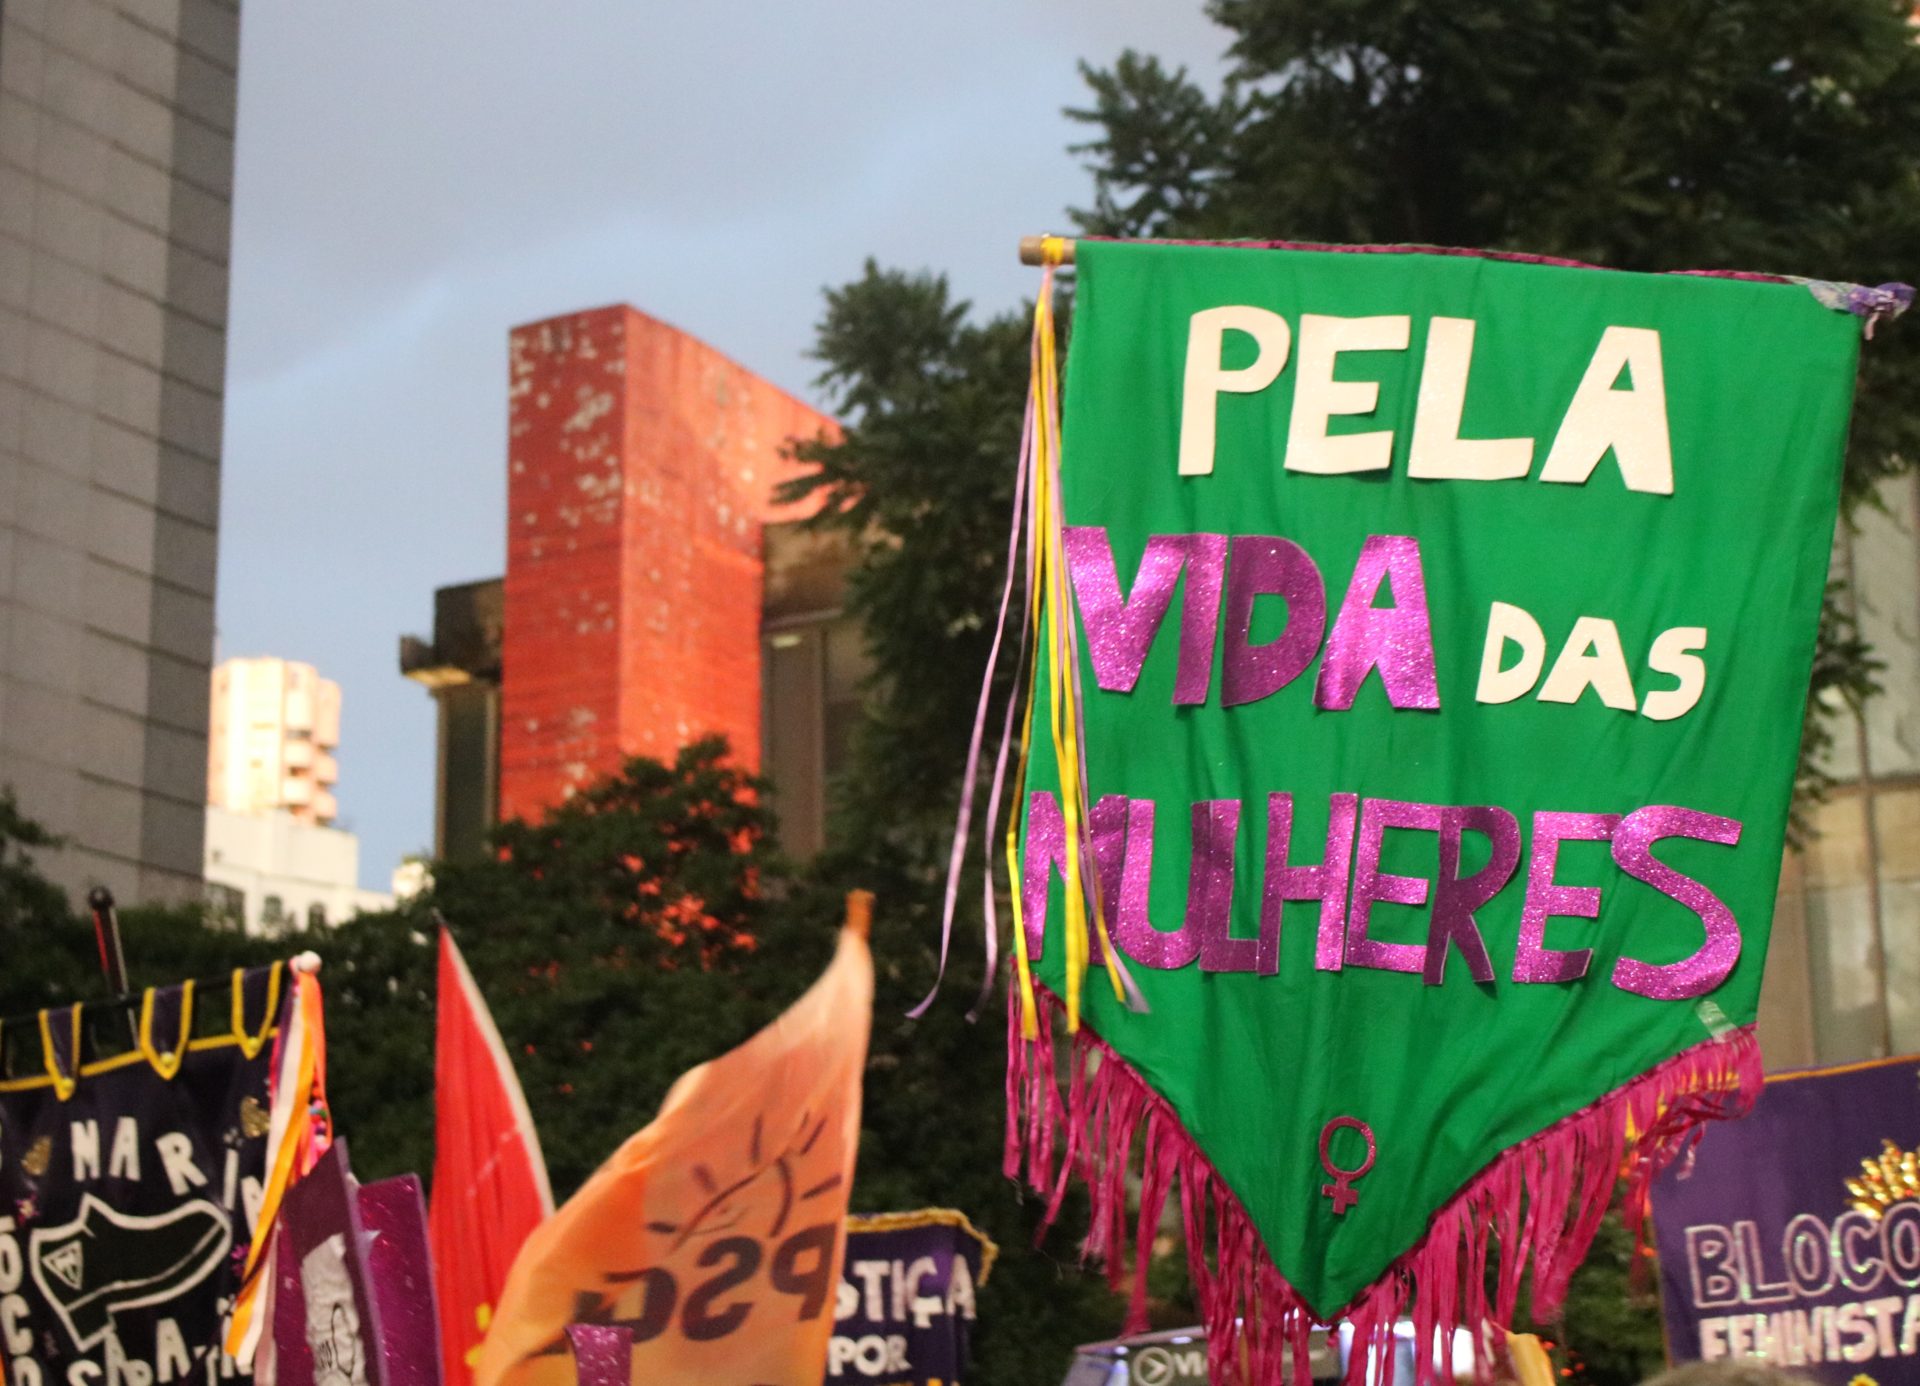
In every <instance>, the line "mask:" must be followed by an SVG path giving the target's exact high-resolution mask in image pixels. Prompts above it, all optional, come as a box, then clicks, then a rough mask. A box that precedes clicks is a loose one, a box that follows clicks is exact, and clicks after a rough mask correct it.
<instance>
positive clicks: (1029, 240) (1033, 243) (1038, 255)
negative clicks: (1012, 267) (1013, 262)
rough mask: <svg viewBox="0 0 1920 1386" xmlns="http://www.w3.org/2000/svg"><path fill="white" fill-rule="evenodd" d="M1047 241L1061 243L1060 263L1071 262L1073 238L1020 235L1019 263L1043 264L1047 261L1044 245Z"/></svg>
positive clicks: (1068, 263)
mask: <svg viewBox="0 0 1920 1386" xmlns="http://www.w3.org/2000/svg"><path fill="white" fill-rule="evenodd" d="M1048 241H1058V242H1059V243H1060V245H1061V251H1060V259H1059V262H1058V263H1060V264H1063V265H1070V264H1072V263H1073V245H1074V242H1073V239H1072V238H1071V237H1067V236H1022V237H1021V238H1020V263H1021V264H1023V265H1044V264H1045V263H1046V262H1047V257H1046V250H1045V246H1046V243H1047V242H1048Z"/></svg>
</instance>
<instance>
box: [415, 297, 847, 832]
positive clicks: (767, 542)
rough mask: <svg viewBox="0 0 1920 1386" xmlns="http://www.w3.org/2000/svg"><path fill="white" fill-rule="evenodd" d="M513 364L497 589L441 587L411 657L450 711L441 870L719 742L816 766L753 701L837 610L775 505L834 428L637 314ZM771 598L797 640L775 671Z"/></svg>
mask: <svg viewBox="0 0 1920 1386" xmlns="http://www.w3.org/2000/svg"><path fill="white" fill-rule="evenodd" d="M509 359H510V363H511V364H510V378H509V382H508V388H509V405H508V409H509V414H508V419H509V438H508V457H507V469H508V476H507V517H508V529H507V572H506V576H505V578H504V579H501V580H497V581H494V582H481V583H466V584H462V585H460V586H456V587H447V588H442V589H440V590H439V591H438V592H437V593H436V594H435V598H434V629H433V635H432V637H431V638H430V639H423V638H413V637H410V638H408V639H405V640H403V641H402V642H401V652H400V664H401V671H402V672H403V673H405V674H406V675H407V676H408V677H409V678H412V679H415V680H417V681H418V682H420V683H422V684H425V685H426V686H427V687H428V688H429V689H430V690H432V691H433V694H434V696H435V698H436V700H437V701H438V703H439V713H440V718H439V721H440V754H439V771H438V779H439V785H438V790H439V792H438V794H437V795H436V802H437V809H436V823H435V849H436V852H437V853H438V854H439V855H441V856H462V855H469V854H471V853H473V852H476V851H478V850H479V849H480V844H481V840H482V838H483V836H484V834H485V831H486V829H487V828H488V827H490V826H491V825H492V824H493V822H494V821H496V819H498V818H501V817H527V816H531V815H534V814H537V813H538V812H539V811H540V810H541V809H543V808H547V807H550V806H552V805H554V804H557V803H560V802H562V801H564V800H565V798H566V797H567V796H568V795H570V794H572V793H573V792H574V791H576V790H577V789H579V788H581V787H582V786H584V785H587V784H589V783H591V782H592V781H594V780H596V779H599V778H600V777H602V776H604V775H606V774H609V773H611V772H613V771H615V770H617V769H619V767H620V766H621V765H622V764H623V763H624V762H625V761H626V760H627V758H628V757H631V756H635V755H647V756H654V757H657V758H661V759H670V758H671V757H672V756H673V754H674V752H675V751H676V750H678V749H679V747H681V746H683V745H685V744H686V743H688V742H689V741H692V740H694V739H696V738H698V737H700V736H703V735H705V734H707V733H710V732H720V733H723V734H725V735H726V736H727V738H728V739H729V741H730V742H731V744H732V746H733V749H734V752H735V754H736V756H737V757H738V758H739V759H740V760H741V761H742V762H744V763H745V764H747V765H749V766H755V767H758V766H760V765H762V764H763V763H767V764H773V763H775V762H782V763H783V761H782V758H783V757H784V756H786V754H787V746H788V743H789V742H792V743H793V745H794V746H795V747H798V746H799V745H800V743H801V742H802V741H804V742H805V744H806V745H807V746H808V747H810V748H813V749H814V750H817V749H818V747H817V746H816V744H815V743H816V742H817V740H818V738H817V737H815V736H814V735H813V733H812V732H811V731H808V732H805V733H802V732H799V731H796V730H794V729H792V728H790V727H788V726H786V725H785V724H784V723H775V722H774V721H771V720H769V719H768V718H767V717H766V714H765V710H764V708H763V700H762V690H763V673H764V672H766V671H767V670H768V669H769V668H774V669H775V670H776V672H778V671H779V670H783V669H784V668H785V666H786V665H787V664H788V663H789V662H790V661H791V657H790V656H788V655H787V654H786V652H787V651H788V650H789V649H798V648H800V647H801V646H803V645H806V641H807V638H808V637H806V636H805V635H804V634H802V633H800V628H801V627H803V626H806V625H808V623H809V622H818V621H820V620H822V619H827V618H830V617H831V615H832V614H833V613H831V612H824V611H822V610H818V609H812V610H801V609H800V608H801V607H805V606H808V605H809V603H811V602H813V601H816V600H827V599H828V598H820V597H819V596H818V593H817V591H816V589H819V590H826V589H823V588H822V587H821V581H820V579H819V578H818V575H817V574H816V575H815V577H814V578H813V579H811V580H809V581H810V582H811V586H808V583H807V582H803V581H802V580H801V579H800V578H799V576H798V574H799V573H800V572H801V570H809V571H810V568H809V562H808V560H806V559H805V557H804V556H803V555H804V554H805V553H806V552H810V550H809V549H808V540H807V539H806V538H803V537H800V536H797V535H792V531H791V527H790V522H791V521H794V520H796V519H798V518H801V517H802V516H804V515H805V514H806V513H807V509H806V507H796V506H783V505H781V504H779V503H777V502H776V501H775V500H774V492H775V488H776V487H777V486H778V485H779V484H780V483H781V482H782V481H784V480H787V479H788V478H790V477H792V476H793V475H795V474H796V470H797V469H796V468H795V467H794V465H793V464H792V463H791V462H790V461H789V460H788V459H787V458H786V457H785V456H784V453H785V450H786V448H787V447H788V445H789V444H790V443H791V441H792V440H794V439H796V438H803V439H804V438H812V437H815V436H817V435H819V434H822V433H827V434H831V433H832V432H833V431H834V430H835V428H836V425H835V424H834V423H833V421H832V420H831V419H829V418H827V417H826V416H825V415H823V414H820V413H818V412H816V411H815V410H813V409H810V408H808V407H807V406H806V405H805V404H803V403H801V402H800V401H799V400H797V399H794V398H793V397H792V396H791V395H788V394H786V393H785V392H784V391H782V390H779V389H777V388H776V387H774V386H773V385H770V384H769V383H767V382H766V381H764V380H762V379H760V378H759V377H758V376H756V375H754V374H753V373H752V372H750V371H748V370H746V369H745V368H743V367H741V366H739V365H737V364H736V363H734V362H732V361H730V360H728V359H727V358H726V357H724V356H722V355H721V354H720V353H719V352H717V351H715V350H713V348H711V347H709V346H707V345H706V344H705V343H703V342H700V341H697V340H695V339H694V338H692V337H690V336H688V335H686V334H685V333H683V332H680V331H678V330H676V329H675V328H673V327H670V326H668V325H667V324H666V323H663V322H659V321H657V320H655V319H653V318H650V317H648V316H646V315H645V314H643V313H639V312H636V311H635V310H633V309H632V308H628V307H624V306H619V307H611V308H600V309H594V310H590V311H587V312H582V313H572V314H568V315H566V316H564V317H559V318H552V319H549V320H547V321H545V322H538V323H532V324H529V325H527V326H525V327H519V328H515V329H514V330H513V333H512V335H511V338H510V341H509ZM781 534H789V535H792V537H791V538H790V540H789V541H788V542H787V543H786V544H784V545H782V544H781V543H780V541H779V540H778V539H776V536H778V535H781ZM815 547H817V543H816V545H815ZM789 554H790V555H791V556H788V555H789ZM812 566H813V567H817V566H818V565H817V564H813V565H812ZM837 582H838V579H837V573H836V574H835V575H834V577H833V578H832V579H831V581H830V582H828V583H827V588H830V600H831V602H832V603H833V604H834V606H835V608H836V610H837V604H838V600H839V599H838V585H837ZM787 589H791V595H789V596H785V597H783V596H782V595H780V594H781V593H782V592H783V591H786V590H787ZM808 591H815V595H814V596H807V595H806V593H807V592H808ZM769 593H772V594H774V597H773V601H774V609H775V611H776V613H778V614H777V615H776V624H780V623H781V622H785V624H782V625H781V627H780V629H779V630H778V631H775V632H773V636H774V637H777V641H778V643H775V644H773V645H771V646H770V648H769V649H768V650H767V651H766V653H764V654H763V639H762V637H763V633H764V630H763V628H764V626H765V621H766V613H767V611H768V609H769V608H768V599H769ZM783 602H784V603H785V606H783V605H782V603H783ZM788 608H791V609H790V610H789V609H788ZM851 647H852V648H855V649H857V642H851ZM836 648H838V647H836ZM807 649H808V650H809V651H810V652H811V651H812V650H813V647H812V646H810V645H808V646H807ZM768 654H771V655H773V656H774V658H773V659H772V661H771V662H769V660H768V658H767V655H768ZM845 664H847V659H846V657H845V654H844V651H843V653H842V656H841V657H840V659H839V661H838V665H836V667H839V665H845ZM849 667H851V666H849ZM781 677H782V683H783V686H784V685H785V684H786V683H794V684H795V686H796V687H797V686H798V682H804V679H801V677H800V675H799V674H798V673H797V672H796V673H795V674H793V675H791V676H787V675H784V674H783V675H782V676H781ZM763 738H769V739H771V741H772V743H773V744H771V745H770V746H768V747H767V748H766V749H769V750H771V751H772V752H773V755H772V757H771V758H770V759H769V760H766V761H763V755H762V752H763ZM796 753H797V752H796ZM809 754H810V755H811V752H809ZM818 759H819V757H818V756H817V755H815V756H812V759H811V761H810V762H809V763H812V762H813V761H817V760H818ZM780 779H781V782H782V785H783V789H782V791H781V792H782V793H785V792H786V791H785V788H784V786H785V785H786V784H787V777H786V775H785V774H784V773H782V774H781V776H780ZM818 799H819V792H818V786H812V787H805V788H802V789H800V790H797V791H796V798H795V802H796V804H797V803H800V802H806V803H809V804H811V803H815V802H817V801H818ZM785 806H786V801H784V800H783V801H782V804H781V807H782V809H783V810H784V808H785ZM819 826H820V825H819V815H818V814H817V813H816V814H814V815H813V819H812V821H811V824H810V826H809V827H805V828H802V829H801V831H800V834H799V836H798V837H796V836H794V835H793V833H792V832H791V831H790V833H789V841H790V842H792V843H794V844H795V845H800V844H801V843H802V842H803V841H804V840H806V839H807V838H808V834H809V833H811V834H812V835H813V837H814V838H817V835H818V832H819Z"/></svg>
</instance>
